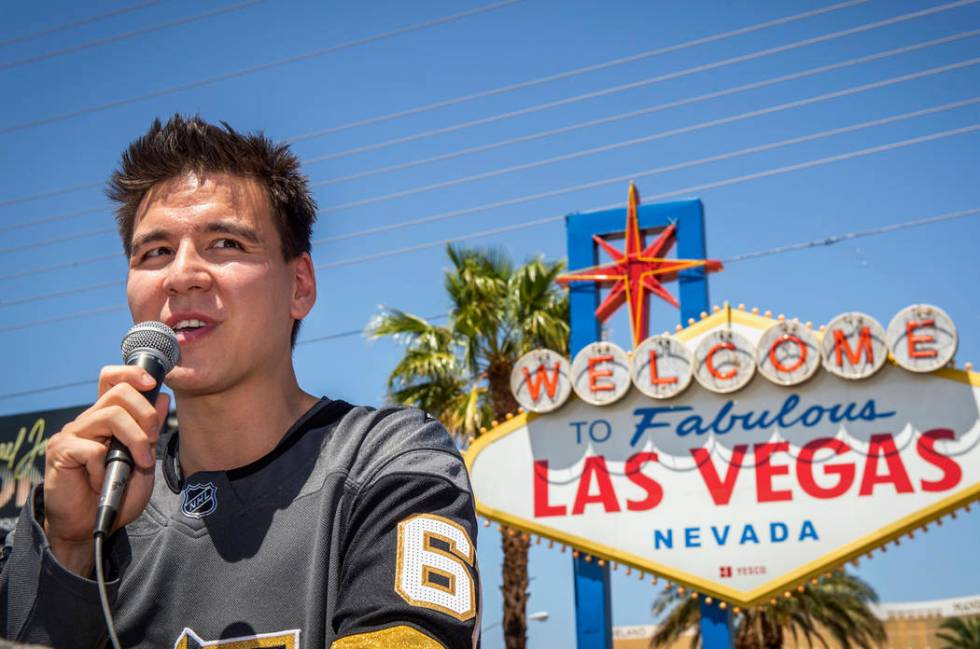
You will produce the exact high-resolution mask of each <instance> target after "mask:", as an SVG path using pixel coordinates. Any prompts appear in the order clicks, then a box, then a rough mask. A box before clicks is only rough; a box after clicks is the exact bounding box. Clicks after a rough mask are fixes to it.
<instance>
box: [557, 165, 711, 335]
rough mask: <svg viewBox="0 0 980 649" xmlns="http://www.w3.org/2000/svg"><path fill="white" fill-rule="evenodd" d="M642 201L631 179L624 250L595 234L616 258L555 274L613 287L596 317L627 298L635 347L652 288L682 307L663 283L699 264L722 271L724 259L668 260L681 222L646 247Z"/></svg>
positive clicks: (644, 329)
mask: <svg viewBox="0 0 980 649" xmlns="http://www.w3.org/2000/svg"><path fill="white" fill-rule="evenodd" d="M639 204H640V193H639V192H638V191H637V189H636V186H635V185H633V183H630V192H629V204H628V206H627V208H626V232H625V234H626V251H625V252H622V251H620V250H617V249H616V248H614V247H613V246H612V245H611V244H610V243H609V242H608V241H606V240H605V239H603V238H602V237H600V236H599V235H595V236H593V237H592V239H593V240H594V241H595V242H596V244H598V245H599V247H600V248H602V249H603V250H605V251H606V253H608V254H609V256H610V257H612V258H613V263H611V264H603V265H599V266H593V267H591V268H584V269H582V270H577V271H575V272H572V273H566V274H564V275H559V276H558V278H557V281H558V283H559V284H561V285H563V286H567V285H568V284H570V283H572V282H596V283H598V284H599V285H600V286H603V287H612V290H611V291H609V294H608V295H606V299H604V300H603V301H602V304H600V305H599V308H597V309H596V310H595V316H596V318H598V319H599V322H605V321H606V320H608V319H609V317H610V316H611V315H612V314H613V313H615V312H616V310H617V309H619V307H621V306H623V304H624V303H626V304H628V305H629V311H630V330H631V331H632V334H633V346H634V347H635V346H636V345H638V344H639V343H640V341H641V340H643V338H645V337H646V336H647V332H648V331H649V315H650V314H649V311H650V308H649V307H650V302H649V299H648V298H649V295H650V293H653V294H654V295H656V296H657V297H659V298H661V299H662V300H664V301H666V302H669V303H670V304H673V305H674V306H675V307H677V308H680V303H679V302H678V301H677V298H675V297H674V296H673V295H671V294H670V293H669V292H668V291H667V289H666V288H664V286H663V285H664V283H665V282H671V281H674V280H676V279H677V276H678V274H679V273H680V272H681V271H682V270H685V269H688V268H699V267H700V268H704V270H705V271H706V272H715V271H719V270H722V264H721V262H720V261H718V260H717V259H666V258H665V256H666V255H667V254H668V253H669V252H670V249H671V248H673V247H674V241H675V239H676V238H677V227H676V226H675V225H674V224H673V223H671V224H670V225H668V226H667V227H666V228H665V229H664V231H663V232H661V233H660V235H659V236H658V237H657V240H656V241H654V242H653V243H651V244H650V245H649V246H646V245H645V240H644V236H643V233H642V232H641V231H640V223H639V220H638V219H637V216H636V208H637V207H638V206H639Z"/></svg>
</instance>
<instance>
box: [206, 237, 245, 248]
mask: <svg viewBox="0 0 980 649" xmlns="http://www.w3.org/2000/svg"><path fill="white" fill-rule="evenodd" d="M211 247H212V248H237V249H238V250H242V249H243V248H242V244H240V243H238V242H237V241H235V240H234V239H216V240H215V242H214V243H213V244H211Z"/></svg>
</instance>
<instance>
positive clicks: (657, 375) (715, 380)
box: [510, 304, 957, 413]
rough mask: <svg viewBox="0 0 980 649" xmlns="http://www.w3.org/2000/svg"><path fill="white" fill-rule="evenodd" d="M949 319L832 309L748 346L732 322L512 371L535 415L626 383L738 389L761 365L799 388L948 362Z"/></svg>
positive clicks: (911, 311) (923, 311) (549, 358)
mask: <svg viewBox="0 0 980 649" xmlns="http://www.w3.org/2000/svg"><path fill="white" fill-rule="evenodd" d="M956 344H957V334H956V328H955V327H954V326H953V322H952V320H951V319H950V318H949V316H948V315H947V314H946V313H945V312H944V311H943V310H942V309H940V308H938V307H935V306H930V305H927V304H915V305H912V306H909V307H906V308H905V309H902V310H901V311H900V312H899V313H898V314H897V315H896V316H895V317H894V318H892V321H891V323H890V324H889V325H888V329H887V330H886V329H885V328H883V327H882V326H881V325H880V324H879V323H878V322H877V321H876V320H875V319H874V318H872V317H871V316H869V315H866V314H863V313H857V312H849V313H844V314H842V315H839V316H837V317H836V318H834V319H833V320H831V321H830V323H828V324H827V326H826V327H825V328H824V329H823V330H822V333H818V332H814V331H813V330H811V329H810V328H809V327H807V326H804V325H802V324H800V323H799V322H798V321H796V320H780V321H778V322H775V323H774V324H773V325H772V326H770V327H769V328H768V329H766V330H765V331H763V333H762V335H761V337H759V339H758V341H757V342H755V343H753V342H752V341H750V340H749V339H747V338H746V337H745V336H744V335H742V334H741V333H739V332H738V331H735V330H733V329H732V328H731V327H725V328H716V329H713V330H711V331H709V332H708V333H706V334H703V335H698V336H693V337H692V340H691V341H690V342H688V343H685V342H682V341H681V340H680V339H678V338H677V337H674V336H669V335H661V336H652V337H650V338H647V339H646V340H644V341H643V342H641V343H640V344H639V345H638V346H637V348H636V349H635V350H633V353H632V354H627V353H626V352H625V351H623V350H622V349H621V348H620V347H618V346H616V345H615V344H613V343H610V342H596V343H592V344H591V345H588V346H586V347H585V348H583V349H582V351H580V352H579V353H578V354H577V355H576V356H575V358H574V359H573V360H572V362H571V365H569V362H568V360H567V359H565V358H564V357H563V356H561V355H560V354H558V353H556V352H554V351H551V350H549V349H538V350H534V351H532V352H530V353H528V354H525V355H524V356H523V357H521V358H520V360H518V362H517V363H516V364H515V366H514V369H513V371H512V373H511V377H510V384H511V390H512V392H513V393H514V397H515V398H516V399H517V401H518V403H520V404H521V405H522V406H523V407H524V408H525V409H527V410H530V411H532V412H542V413H543V412H550V411H552V410H555V409H557V408H559V407H561V406H562V405H563V404H564V403H565V402H566V401H567V400H568V398H569V396H570V395H571V392H572V390H574V391H575V394H577V395H578V397H579V398H580V399H582V400H583V401H585V402H586V403H589V404H592V405H597V406H601V405H606V404H610V403H613V402H614V401H617V400H618V399H620V398H621V397H622V396H623V395H624V394H626V392H627V391H628V390H629V387H630V385H631V384H632V385H634V386H636V388H637V389H638V390H640V391H641V392H643V393H644V394H646V395H647V396H650V397H652V398H654V399H670V398H672V397H675V396H677V395H679V394H680V393H681V392H683V391H684V390H685V389H686V388H687V387H688V386H689V385H690V384H691V381H692V379H693V380H696V381H697V382H698V383H699V384H701V386H702V387H704V388H706V389H707V390H710V391H712V392H717V393H722V394H724V393H729V392H734V391H736V390H739V389H741V388H743V387H745V386H746V385H747V384H748V383H749V381H751V380H752V378H753V376H754V375H755V374H756V372H758V373H759V374H761V375H762V376H763V377H765V378H766V379H767V380H769V381H772V382H773V383H775V384H777V385H782V386H793V385H798V384H800V383H802V382H804V381H806V380H807V379H809V378H810V377H812V376H813V375H814V374H815V373H816V372H817V370H818V369H820V366H823V368H824V369H825V370H827V371H828V372H831V373H833V374H835V375H837V376H839V377H841V378H844V379H850V380H857V379H864V378H867V377H869V376H871V375H873V374H874V373H875V372H877V371H878V370H879V369H881V367H882V365H884V363H885V361H886V360H887V358H888V356H889V354H890V355H891V357H892V358H893V359H894V360H895V362H896V363H897V364H898V365H900V366H901V367H903V368H905V369H907V370H909V371H911V372H932V371H934V370H937V369H939V368H941V367H944V366H945V365H947V364H948V363H949V362H950V361H951V360H952V358H953V354H954V353H955V351H956Z"/></svg>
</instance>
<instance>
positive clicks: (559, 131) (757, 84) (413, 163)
mask: <svg viewBox="0 0 980 649" xmlns="http://www.w3.org/2000/svg"><path fill="white" fill-rule="evenodd" d="M977 35H980V29H974V30H970V31H967V32H961V33H959V34H952V35H950V36H944V37H942V38H936V39H933V40H930V41H924V42H921V43H915V44H913V45H907V46H905V47H899V48H895V49H891V50H886V51H883V52H878V53H875V54H870V55H867V56H860V57H857V58H853V59H848V60H846V61H842V62H840V63H831V64H829V65H822V66H819V67H816V68H809V69H807V70H802V71H800V72H794V73H792V74H786V75H782V76H778V77H772V78H770V79H765V80H763V81H754V82H752V83H746V84H743V85H740V86H735V87H731V88H726V89H724V90H718V91H715V92H710V93H707V94H703V95H697V96H694V97H688V98H685V99H678V100H674V101H669V102H664V103H660V104H655V105H653V106H648V107H646V108H640V109H637V110H632V111H628V112H625V113H616V114H614V115H610V116H608V117H601V118H599V119H592V120H587V121H584V122H578V123H576V124H571V125H569V126H563V127H560V128H555V129H549V130H545V131H537V132H535V133H529V134H527V135H520V136H517V137H512V138H508V139H506V140H498V141H496V142H489V143H487V144H481V145H478V146H473V147H467V148H465V149H457V150H456V151H450V152H449V153H442V154H439V155H435V156H430V157H428V158H419V159H416V160H409V161H408V162H403V163H399V164H394V165H388V166H385V167H378V168H375V169H368V170H367V171H360V172H357V173H353V174H348V175H346V176H336V177H334V178H326V179H324V180H317V181H314V182H312V183H310V186H311V187H322V186H324V185H334V184H337V183H341V182H347V181H350V180H358V179H361V178H367V177H369V176H377V175H381V174H388V173H392V172H395V171H402V170H405V169H411V168H414V167H419V166H422V165H426V164H430V163H433V162H443V161H445V160H452V159H455V158H459V157H462V156H465V155H470V154H473V153H482V152H484V151H490V150H492V149H499V148H501V147H505V146H510V145H513V144H521V143H523V142H531V141H533V140H540V139H544V138H548V137H553V136H555V135H563V134H565V133H570V132H573V131H577V130H581V129H584V128H591V127H593V126H601V125H604V124H610V123H613V122H618V121H622V120H626V119H632V118H634V117H640V116H643V115H649V114H651V113H654V112H659V111H662V110H666V109H668V108H678V107H681V106H690V105H692V104H696V103H700V102H703V101H707V100H709V99H717V98H719V97H725V96H730V95H734V94H737V93H741V92H746V91H748V90H758V89H759V88H765V87H768V86H772V85H776V84H779V83H784V82H787V81H795V80H798V79H802V78H805V77H810V76H814V75H817V74H821V73H824V72H830V71H832V70H839V69H841V68H845V67H850V66H853V65H858V64H861V63H867V62H870V61H878V60H881V59H884V58H888V57H891V56H897V55H899V54H906V53H908V52H913V51H916V50H921V49H925V48H929V47H934V46H936V45H941V44H946V43H951V42H954V41H958V40H962V39H965V38H973V37H975V36H977Z"/></svg>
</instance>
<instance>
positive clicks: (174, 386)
mask: <svg viewBox="0 0 980 649" xmlns="http://www.w3.org/2000/svg"><path fill="white" fill-rule="evenodd" d="M164 383H165V384H166V385H167V387H169V388H170V389H171V390H173V392H174V395H181V396H204V395H208V394H214V393H216V392H220V391H221V389H220V386H219V385H218V384H219V383H220V382H219V381H217V377H215V376H214V374H213V373H212V372H202V371H200V370H196V369H194V368H191V367H181V366H178V367H175V368H174V369H173V371H172V372H170V374H168V375H167V378H166V379H165V381H164Z"/></svg>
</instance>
